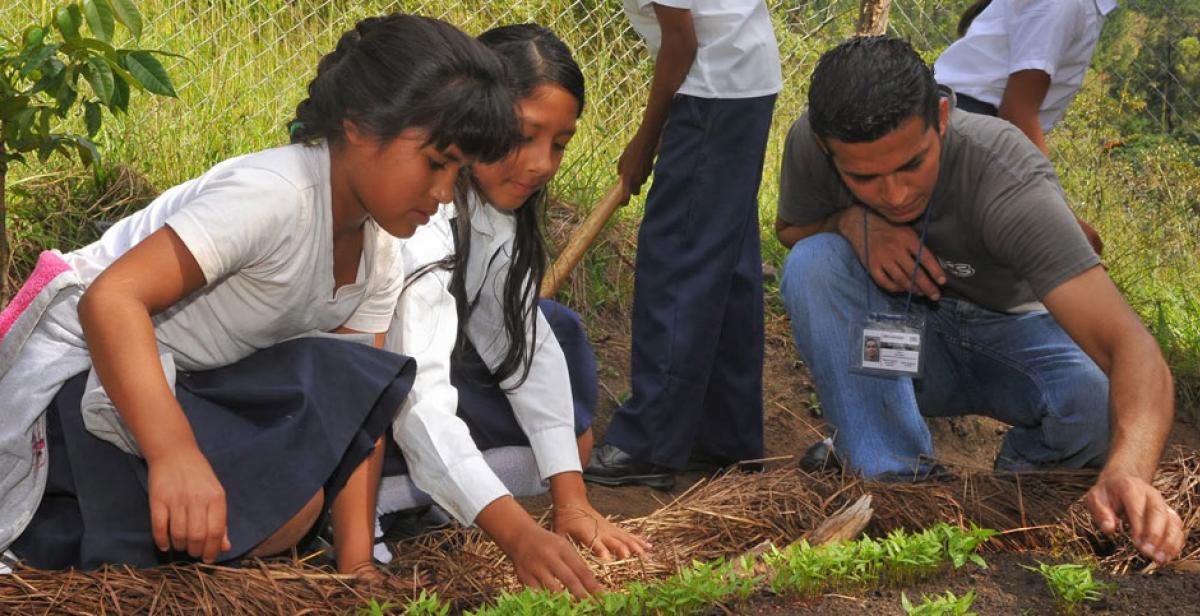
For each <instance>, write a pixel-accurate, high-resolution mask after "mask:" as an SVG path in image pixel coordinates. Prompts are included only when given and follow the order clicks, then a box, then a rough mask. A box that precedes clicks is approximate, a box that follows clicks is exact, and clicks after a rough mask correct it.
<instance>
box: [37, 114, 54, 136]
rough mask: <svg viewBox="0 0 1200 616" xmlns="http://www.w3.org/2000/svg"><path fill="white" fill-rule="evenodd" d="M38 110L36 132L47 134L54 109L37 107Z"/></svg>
mask: <svg viewBox="0 0 1200 616" xmlns="http://www.w3.org/2000/svg"><path fill="white" fill-rule="evenodd" d="M38 112H39V115H38V130H37V133H38V134H39V135H49V134H50V116H51V115H53V114H54V109H53V108H52V107H39V108H38Z"/></svg>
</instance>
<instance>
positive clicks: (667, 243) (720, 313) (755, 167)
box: [605, 95, 775, 469]
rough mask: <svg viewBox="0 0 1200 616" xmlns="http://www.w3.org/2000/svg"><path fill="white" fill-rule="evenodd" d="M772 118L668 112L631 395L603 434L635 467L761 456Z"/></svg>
mask: <svg viewBox="0 0 1200 616" xmlns="http://www.w3.org/2000/svg"><path fill="white" fill-rule="evenodd" d="M774 108H775V96H774V95H772V96H763V97H758V98H746V99H706V98H697V97H693V96H686V95H676V96H675V98H674V100H673V101H672V102H671V109H670V114H669V116H668V119H667V124H666V127H665V128H664V130H663V136H662V143H661V147H660V150H659V155H658V161H657V163H656V164H655V167H654V183H653V185H652V186H651V187H650V192H649V194H648V195H647V198H646V211H645V216H644V218H643V220H642V225H641V229H640V230H639V232H638V252H637V262H636V274H635V275H636V278H635V281H634V299H633V343H632V344H633V350H632V370H631V372H632V373H631V375H630V381H631V386H632V394H631V397H630V399H629V400H628V401H627V402H626V403H625V404H624V405H623V406H622V407H621V408H620V409H618V411H617V413H616V414H615V415H614V416H613V420H612V424H611V425H610V426H609V429H608V433H607V435H606V436H605V441H606V442H608V443H611V444H613V445H616V446H617V447H619V448H621V449H622V450H624V451H626V452H628V453H629V454H631V455H632V456H633V457H635V458H637V459H639V460H643V461H648V462H653V463H655V464H659V465H662V466H666V467H669V468H675V469H681V468H683V467H684V466H686V464H687V460H688V457H689V454H696V455H702V456H705V457H708V458H716V459H721V460H728V461H735V460H747V459H756V458H761V457H762V456H763V407H762V363H763V288H762V254H761V248H760V245H759V225H758V187H759V183H760V181H761V179H762V167H763V158H764V155H765V150H766V145H767V136H768V133H769V131H770V128H771V116H772V112H773V110H774Z"/></svg>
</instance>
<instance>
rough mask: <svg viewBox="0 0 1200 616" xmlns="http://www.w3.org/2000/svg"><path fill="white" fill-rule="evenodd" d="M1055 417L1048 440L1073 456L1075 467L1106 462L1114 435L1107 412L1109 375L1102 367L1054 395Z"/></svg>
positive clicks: (1072, 381) (1048, 433) (1061, 450)
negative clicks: (1106, 374)
mask: <svg viewBox="0 0 1200 616" xmlns="http://www.w3.org/2000/svg"><path fill="white" fill-rule="evenodd" d="M1054 404H1055V405H1056V406H1057V408H1056V409H1054V411H1053V414H1054V417H1055V418H1056V419H1055V420H1054V423H1053V424H1052V425H1051V426H1047V430H1046V431H1045V432H1046V434H1045V438H1046V440H1047V443H1048V444H1049V445H1050V446H1051V447H1053V448H1055V449H1058V450H1059V451H1060V452H1062V454H1063V456H1064V458H1067V459H1071V460H1073V461H1074V463H1073V464H1072V465H1071V466H1075V467H1094V466H1099V465H1100V464H1102V463H1103V461H1104V459H1105V457H1106V455H1107V454H1108V443H1109V440H1110V438H1111V430H1110V426H1109V414H1108V378H1107V377H1106V376H1105V375H1104V373H1102V372H1100V370H1099V369H1095V370H1088V371H1085V372H1084V373H1083V374H1080V375H1079V376H1078V378H1074V379H1071V380H1070V381H1069V382H1068V383H1067V385H1066V387H1065V388H1064V389H1063V390H1062V391H1060V392H1059V393H1058V395H1056V396H1055V400H1054Z"/></svg>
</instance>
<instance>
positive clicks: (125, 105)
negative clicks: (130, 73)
mask: <svg viewBox="0 0 1200 616" xmlns="http://www.w3.org/2000/svg"><path fill="white" fill-rule="evenodd" d="M114 86H115V87H114V88H113V97H112V102H111V103H109V105H108V108H109V109H111V110H113V111H120V112H126V111H129V84H128V83H126V82H125V80H123V79H118V80H117V82H116V83H115V84H114Z"/></svg>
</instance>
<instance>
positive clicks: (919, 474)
mask: <svg viewBox="0 0 1200 616" xmlns="http://www.w3.org/2000/svg"><path fill="white" fill-rule="evenodd" d="M955 478H956V477H955V475H954V473H952V472H950V470H949V469H947V468H946V467H944V466H942V465H941V464H938V463H937V462H927V463H925V464H923V465H921V466H918V467H917V468H916V469H914V470H912V471H906V472H903V473H898V472H895V471H891V472H887V473H882V474H879V475H875V476H874V477H868V478H867V479H868V480H869V481H878V482H879V483H927V482H932V483H937V482H944V481H954V479H955Z"/></svg>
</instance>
